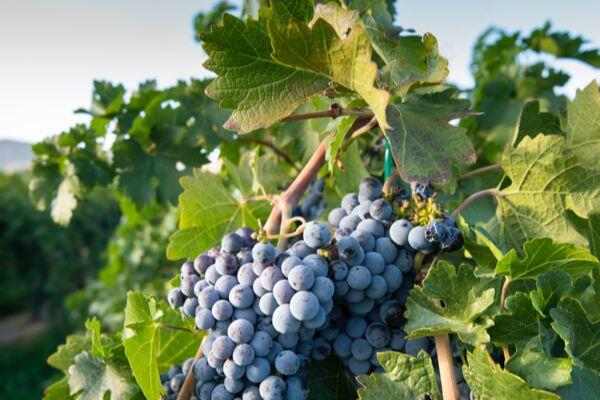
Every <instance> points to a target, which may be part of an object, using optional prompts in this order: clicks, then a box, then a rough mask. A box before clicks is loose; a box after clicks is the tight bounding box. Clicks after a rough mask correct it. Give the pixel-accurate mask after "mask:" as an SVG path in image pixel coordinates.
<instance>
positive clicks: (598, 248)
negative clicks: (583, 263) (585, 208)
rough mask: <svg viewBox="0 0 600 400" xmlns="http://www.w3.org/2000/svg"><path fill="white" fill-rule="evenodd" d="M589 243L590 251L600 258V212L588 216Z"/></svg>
mask: <svg viewBox="0 0 600 400" xmlns="http://www.w3.org/2000/svg"><path fill="white" fill-rule="evenodd" d="M587 237H588V241H589V242H590V251H591V252H592V254H593V255H595V256H596V257H600V212H592V213H589V214H588V234H587Z"/></svg>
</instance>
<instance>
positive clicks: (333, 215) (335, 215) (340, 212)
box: [327, 208, 348, 228]
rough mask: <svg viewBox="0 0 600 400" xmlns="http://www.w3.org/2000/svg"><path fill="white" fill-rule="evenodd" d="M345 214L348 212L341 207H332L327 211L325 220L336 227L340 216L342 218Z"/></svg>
mask: <svg viewBox="0 0 600 400" xmlns="http://www.w3.org/2000/svg"><path fill="white" fill-rule="evenodd" d="M346 215H348V213H347V212H346V210H344V209H343V208H334V209H333V210H331V212H330V213H329V216H328V217H327V221H328V222H329V223H330V224H331V225H333V226H334V227H336V228H337V227H338V226H339V225H340V221H341V220H342V218H344V217H345V216H346Z"/></svg>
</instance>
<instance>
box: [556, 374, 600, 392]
mask: <svg viewBox="0 0 600 400" xmlns="http://www.w3.org/2000/svg"><path fill="white" fill-rule="evenodd" d="M571 379H572V381H573V383H572V384H571V385H568V386H564V387H561V388H559V389H558V394H559V395H560V398H561V399H563V400H581V399H586V400H598V399H600V373H598V372H595V371H592V370H590V369H587V368H583V367H580V366H578V365H574V366H573V370H572V371H571Z"/></svg>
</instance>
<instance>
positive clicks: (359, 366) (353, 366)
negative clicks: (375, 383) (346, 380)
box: [348, 357, 371, 376]
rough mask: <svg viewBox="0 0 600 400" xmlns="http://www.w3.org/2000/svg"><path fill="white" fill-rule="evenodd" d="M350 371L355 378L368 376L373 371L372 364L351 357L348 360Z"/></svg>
mask: <svg viewBox="0 0 600 400" xmlns="http://www.w3.org/2000/svg"><path fill="white" fill-rule="evenodd" d="M348 369H349V370H350V372H351V373H352V375H355V376H358V375H364V374H368V373H369V370H370V369H371V362H370V361H369V360H357V359H356V358H354V357H350V359H349V360H348Z"/></svg>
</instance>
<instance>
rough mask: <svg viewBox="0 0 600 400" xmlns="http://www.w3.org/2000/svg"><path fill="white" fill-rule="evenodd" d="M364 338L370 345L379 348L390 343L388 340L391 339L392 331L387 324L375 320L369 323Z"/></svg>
mask: <svg viewBox="0 0 600 400" xmlns="http://www.w3.org/2000/svg"><path fill="white" fill-rule="evenodd" d="M365 339H367V342H369V344H370V345H371V346H373V347H374V348H376V349H380V348H382V347H385V346H387V345H388V344H389V343H390V340H391V339H392V333H391V332H390V330H389V329H388V327H387V326H385V325H384V324H382V323H378V322H376V323H373V324H371V325H369V327H368V328H367V331H366V332H365Z"/></svg>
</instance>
